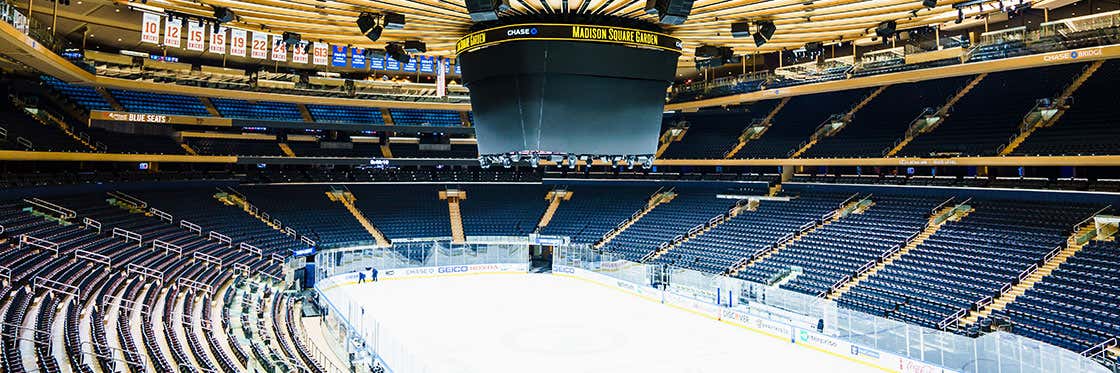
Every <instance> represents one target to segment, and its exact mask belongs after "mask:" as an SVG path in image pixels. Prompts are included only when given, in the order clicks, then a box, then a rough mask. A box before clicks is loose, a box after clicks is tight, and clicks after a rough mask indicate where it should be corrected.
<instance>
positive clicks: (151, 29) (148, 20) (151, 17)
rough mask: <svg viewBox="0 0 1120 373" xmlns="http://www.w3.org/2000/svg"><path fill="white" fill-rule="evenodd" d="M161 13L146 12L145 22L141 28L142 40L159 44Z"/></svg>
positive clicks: (142, 41)
mask: <svg viewBox="0 0 1120 373" xmlns="http://www.w3.org/2000/svg"><path fill="white" fill-rule="evenodd" d="M161 19H163V17H160V16H159V14H155V13H148V12H144V24H143V25H142V26H141V27H142V28H141V29H140V42H141V43H152V44H159V21H160V20H161Z"/></svg>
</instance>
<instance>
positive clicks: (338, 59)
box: [331, 45, 350, 67]
mask: <svg viewBox="0 0 1120 373" xmlns="http://www.w3.org/2000/svg"><path fill="white" fill-rule="evenodd" d="M348 49H350V47H347V46H345V45H332V46H331V66H334V67H346V51H347V50H348Z"/></svg>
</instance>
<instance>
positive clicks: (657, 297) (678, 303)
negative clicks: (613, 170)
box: [552, 265, 953, 373]
mask: <svg viewBox="0 0 1120 373" xmlns="http://www.w3.org/2000/svg"><path fill="white" fill-rule="evenodd" d="M552 273H553V274H554V275H558V276H564V277H571V278H578V279H582V280H586V281H590V282H594V283H598V284H599V285H603V286H608V287H613V288H616V289H618V290H622V291H624V292H627V293H630V294H633V295H638V296H640V297H642V298H645V299H648V300H652V301H655V302H659V303H662V304H666V305H669V306H671V307H674V308H678V309H682V310H686V311H688V312H691V313H694V314H697V315H700V316H704V317H708V318H712V319H716V320H719V321H721V322H724V323H727V324H731V325H735V326H739V327H742V328H745V329H748V330H751V331H754V332H758V333H762V334H765V335H768V336H771V337H774V338H779V339H782V340H786V341H790V342H791V343H793V344H796V345H800V346H804V347H806V348H809V349H813V350H817V351H821V352H825V353H828V354H831V355H834V356H838V357H841V358H844V359H847V360H851V361H855V362H859V363H862V364H866V365H870V366H874V367H877V368H880V369H883V370H886V371H890V372H901V373H953V371H950V370H947V369H944V368H941V367H939V366H935V365H930V364H926V363H923V362H920V361H914V360H911V359H908V358H905V357H900V356H897V355H894V354H890V353H886V352H882V351H879V350H876V349H873V348H867V347H862V346H859V345H854V344H851V343H849V342H845V341H841V340H839V339H836V338H832V337H829V336H826V335H824V334H821V333H818V332H816V330H815V329H812V328H804V327H795V326H793V325H802V324H804V323H805V321H804V320H792V319H787V321H790V322H792V324H789V323H783V322H780V321H774V320H768V319H766V318H762V317H758V316H755V315H751V314H750V313H748V311H747V310H744V309H739V308H728V307H722V306H719V305H716V304H712V303H711V302H706V301H702V300H698V299H693V298H689V297H686V296H683V295H679V294H674V293H672V292H666V291H661V290H659V289H654V288H652V287H650V286H646V285H640V284H634V283H632V282H629V281H623V280H619V279H616V278H613V277H610V276H606V275H603V274H600V273H596V272H592V271H588V270H585V269H581V268H574V267H568V266H561V265H554V266H553V268H552Z"/></svg>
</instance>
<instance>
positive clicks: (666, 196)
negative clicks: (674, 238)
mask: <svg viewBox="0 0 1120 373" xmlns="http://www.w3.org/2000/svg"><path fill="white" fill-rule="evenodd" d="M676 197H677V193H676V192H673V191H672V190H668V191H661V190H658V191H657V192H656V193H654V194H653V195H652V196H650V197H649V201H647V202H646V206H645V207H643V208H642V209H641V210H640V211H638V212H635V213H634V215H631V216H630V218H629V219H626V221H624V222H622V223H619V224H618V226H616V227H615V228H614V229H612V230H611V231H610V232H607V234H604V235H603V238H602V239H600V240H599V242H596V243H595V244H594V245H592V248H595V249H598V248H601V247H603V246H604V245H606V244H607V243H610V242H611V240H612V239H614V238H615V237H616V236H618V235H619V234H621V233H622V232H623V231H625V230H626V228H630V226H631V225H634V223H637V222H638V220H641V219H642V217H643V216H646V214H648V213H649V212H650V211H653V209H654V208H657V206H661V205H662V204H665V203H669V201H672V200H673V198H676Z"/></svg>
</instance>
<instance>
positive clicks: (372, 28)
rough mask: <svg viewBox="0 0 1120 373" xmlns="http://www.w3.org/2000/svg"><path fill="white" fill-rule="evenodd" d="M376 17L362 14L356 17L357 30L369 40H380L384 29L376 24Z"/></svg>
mask: <svg viewBox="0 0 1120 373" xmlns="http://www.w3.org/2000/svg"><path fill="white" fill-rule="evenodd" d="M377 21H378V19H377V16H375V15H373V14H369V13H362V14H361V15H359V16H358V30H359V31H361V32H362V35H365V36H366V37H367V38H369V40H372V41H377V39H381V31H382V30H384V28H382V27H381V25H379V24H377Z"/></svg>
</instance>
